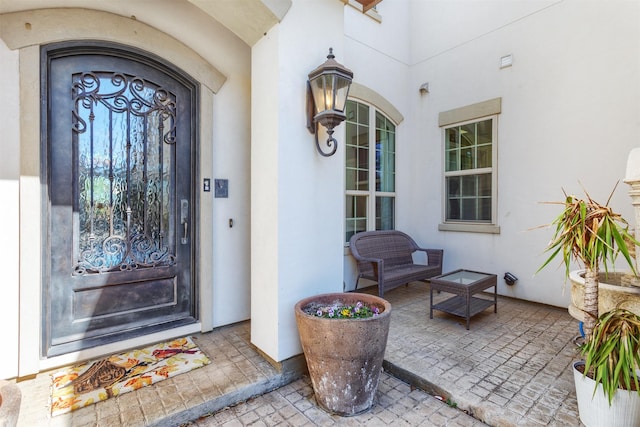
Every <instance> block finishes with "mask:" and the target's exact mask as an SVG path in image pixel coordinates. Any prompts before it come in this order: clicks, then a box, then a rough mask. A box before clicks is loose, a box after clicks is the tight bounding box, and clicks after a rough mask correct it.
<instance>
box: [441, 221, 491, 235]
mask: <svg viewBox="0 0 640 427" xmlns="http://www.w3.org/2000/svg"><path fill="white" fill-rule="evenodd" d="M438 230H439V231H460V232H464V233H486V234H500V227H499V226H497V225H493V224H462V223H444V224H438Z"/></svg>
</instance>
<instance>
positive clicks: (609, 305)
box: [569, 270, 640, 322]
mask: <svg viewBox="0 0 640 427" xmlns="http://www.w3.org/2000/svg"><path fill="white" fill-rule="evenodd" d="M569 279H570V280H571V304H569V314H570V315H571V316H572V317H573V318H574V319H576V320H578V321H580V322H583V321H584V311H582V310H583V309H584V270H576V271H572V272H571V273H570V274H569ZM598 281H599V285H598V312H599V313H600V314H602V313H606V312H609V311H611V310H613V309H614V308H616V307H618V306H620V307H621V308H626V309H627V310H629V311H632V312H634V313H636V314H638V315H640V287H639V286H638V278H636V277H634V276H633V275H632V274H629V273H619V272H609V273H608V274H607V273H604V272H600V273H598Z"/></svg>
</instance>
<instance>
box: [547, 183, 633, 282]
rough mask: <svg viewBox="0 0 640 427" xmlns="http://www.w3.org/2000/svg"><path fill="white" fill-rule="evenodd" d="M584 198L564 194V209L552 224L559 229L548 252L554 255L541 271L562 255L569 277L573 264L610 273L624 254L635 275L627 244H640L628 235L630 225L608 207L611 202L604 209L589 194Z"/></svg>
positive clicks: (556, 230) (548, 247)
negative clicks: (573, 262) (575, 262)
mask: <svg viewBox="0 0 640 427" xmlns="http://www.w3.org/2000/svg"><path fill="white" fill-rule="evenodd" d="M614 191H615V188H614ZM611 194H612V195H613V192H612V193H611ZM585 195H586V199H580V198H578V197H576V196H571V195H569V196H567V195H566V193H565V201H564V203H562V204H563V205H564V209H563V211H562V212H561V213H560V215H558V216H557V217H556V219H555V220H554V221H553V222H552V225H555V227H556V229H555V233H554V235H553V238H552V240H551V242H549V245H548V246H547V249H546V251H547V252H548V251H552V253H551V256H549V258H548V259H547V260H546V261H545V262H544V264H543V265H542V266H541V267H540V268H539V269H538V271H540V270H542V269H543V268H544V267H546V266H547V265H548V264H549V263H550V262H551V261H552V260H553V259H555V258H556V257H557V256H558V255H559V254H560V253H561V254H562V261H563V263H564V265H565V269H566V275H567V276H569V270H570V266H571V261H572V260H575V261H578V262H580V263H582V264H583V265H584V266H585V268H587V269H590V270H593V271H596V272H597V271H598V270H599V268H600V265H602V266H603V267H604V269H605V271H606V272H608V271H609V266H613V264H614V262H615V260H616V258H617V256H618V254H622V255H623V256H624V258H625V260H626V261H627V263H628V264H629V266H630V267H631V270H632V271H633V273H634V274H636V268H635V264H634V262H633V259H632V257H631V254H630V252H629V247H628V246H627V242H632V243H633V244H634V245H638V244H639V243H638V242H637V241H636V239H635V238H634V237H633V236H632V235H631V233H630V232H629V224H628V223H627V221H626V220H625V219H624V218H623V217H622V215H620V214H618V213H616V212H614V211H613V209H611V208H610V207H609V206H608V204H609V200H607V204H606V205H601V204H600V203H598V202H596V201H595V200H593V199H592V198H591V197H590V196H589V194H588V193H586V192H585ZM609 199H611V196H609Z"/></svg>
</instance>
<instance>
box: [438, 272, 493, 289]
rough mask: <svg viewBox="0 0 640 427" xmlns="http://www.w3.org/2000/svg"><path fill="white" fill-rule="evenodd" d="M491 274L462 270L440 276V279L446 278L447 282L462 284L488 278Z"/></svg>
mask: <svg viewBox="0 0 640 427" xmlns="http://www.w3.org/2000/svg"><path fill="white" fill-rule="evenodd" d="M489 276H491V275H490V274H485V273H479V272H477V271H467V270H460V271H454V272H453V273H449V274H445V275H444V276H440V277H438V280H446V281H447V282H455V283H460V284H462V285H470V284H471V283H474V282H477V281H478V280H482V279H486V278H487V277H489Z"/></svg>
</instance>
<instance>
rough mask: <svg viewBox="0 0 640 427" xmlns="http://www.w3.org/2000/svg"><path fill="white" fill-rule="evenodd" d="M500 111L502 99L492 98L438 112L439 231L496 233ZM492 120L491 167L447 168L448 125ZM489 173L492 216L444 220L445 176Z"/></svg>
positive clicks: (446, 201) (455, 125)
mask: <svg viewBox="0 0 640 427" xmlns="http://www.w3.org/2000/svg"><path fill="white" fill-rule="evenodd" d="M501 112H502V99H501V98H495V99H491V100H488V101H485V102H480V103H478V104H473V105H468V106H465V107H462V108H457V109H454V110H449V111H445V112H442V113H440V116H439V125H440V127H441V128H442V144H441V146H442V165H443V166H442V185H441V188H442V214H441V215H442V223H441V224H439V225H438V230H440V231H462V232H473V233H491V234H499V233H500V227H499V226H498V223H497V221H498V219H497V218H498V117H499V114H500V113H501ZM488 119H491V120H492V129H491V132H492V144H491V167H489V168H481V169H468V170H461V171H450V172H447V171H446V164H445V162H446V152H445V151H446V140H445V138H446V134H447V129H449V128H452V127H457V126H462V125H465V124H469V123H476V122H481V121H484V120H488ZM482 173H491V220H490V221H489V222H487V221H469V220H447V206H448V203H449V196H448V194H447V185H446V178H447V177H448V176H462V175H477V174H482Z"/></svg>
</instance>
